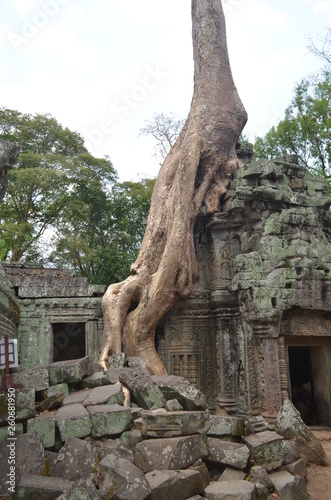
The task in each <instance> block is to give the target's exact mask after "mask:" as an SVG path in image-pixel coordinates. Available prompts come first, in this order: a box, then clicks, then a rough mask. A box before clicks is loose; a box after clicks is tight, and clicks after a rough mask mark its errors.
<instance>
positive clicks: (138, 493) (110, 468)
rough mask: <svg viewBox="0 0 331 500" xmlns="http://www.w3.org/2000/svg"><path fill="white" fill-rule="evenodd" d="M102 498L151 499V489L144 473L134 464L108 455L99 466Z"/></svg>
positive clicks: (121, 499) (119, 499) (120, 499)
mask: <svg viewBox="0 0 331 500" xmlns="http://www.w3.org/2000/svg"><path fill="white" fill-rule="evenodd" d="M99 469H100V489H99V494H100V496H101V498H112V496H111V494H112V493H113V492H116V495H115V496H114V498H116V499H118V500H148V499H151V488H150V485H149V482H148V481H147V479H146V478H145V475H144V473H143V472H142V471H141V470H140V469H138V467H136V466H135V465H134V464H133V463H132V462H130V461H129V460H125V459H124V458H118V457H116V456H114V455H108V456H107V457H105V458H104V459H103V460H101V462H100V464H99Z"/></svg>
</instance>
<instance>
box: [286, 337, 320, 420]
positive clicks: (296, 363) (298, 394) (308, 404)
mask: <svg viewBox="0 0 331 500" xmlns="http://www.w3.org/2000/svg"><path fill="white" fill-rule="evenodd" d="M310 349H311V348H310V347H308V346H295V347H289V348H288V355H289V365H290V377H291V394H292V403H293V404H294V406H295V407H296V408H297V410H298V411H299V412H300V414H301V418H302V420H303V421H304V423H305V424H306V425H318V415H317V409H316V401H315V387H314V379H313V370H312V359H311V351H310Z"/></svg>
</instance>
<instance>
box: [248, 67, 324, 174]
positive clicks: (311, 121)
mask: <svg viewBox="0 0 331 500" xmlns="http://www.w3.org/2000/svg"><path fill="white" fill-rule="evenodd" d="M254 150H255V155H256V157H257V158H272V157H276V156H282V155H286V154H297V155H298V157H299V160H300V163H301V164H302V165H304V166H306V167H307V168H308V169H310V170H312V171H313V172H315V173H317V174H319V175H321V176H323V177H324V179H325V180H326V181H327V182H329V183H330V180H331V73H330V72H329V71H324V72H323V74H322V78H319V79H317V78H313V77H311V78H307V79H304V80H302V81H301V83H299V84H298V85H297V86H296V87H295V91H294V96H293V99H292V101H291V103H290V105H289V106H288V108H287V109H286V111H285V117H284V119H283V120H281V121H280V122H279V123H278V125H277V126H274V127H272V128H271V129H270V130H269V132H267V134H266V135H265V136H264V137H258V138H257V139H256V140H255V145H254Z"/></svg>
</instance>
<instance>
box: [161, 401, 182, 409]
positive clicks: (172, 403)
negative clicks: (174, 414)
mask: <svg viewBox="0 0 331 500" xmlns="http://www.w3.org/2000/svg"><path fill="white" fill-rule="evenodd" d="M165 409H166V411H182V410H183V409H184V408H183V407H182V405H181V404H180V402H179V401H177V399H169V401H167V402H166V405H165Z"/></svg>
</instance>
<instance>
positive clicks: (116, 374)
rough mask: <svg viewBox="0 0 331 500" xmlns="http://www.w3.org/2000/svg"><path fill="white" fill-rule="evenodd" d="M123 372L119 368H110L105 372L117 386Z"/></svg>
mask: <svg viewBox="0 0 331 500" xmlns="http://www.w3.org/2000/svg"><path fill="white" fill-rule="evenodd" d="M121 373H122V371H121V370H120V369H119V368H109V370H107V371H105V375H106V377H107V378H108V380H109V382H110V383H111V384H117V382H119V381H120V375H121Z"/></svg>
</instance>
